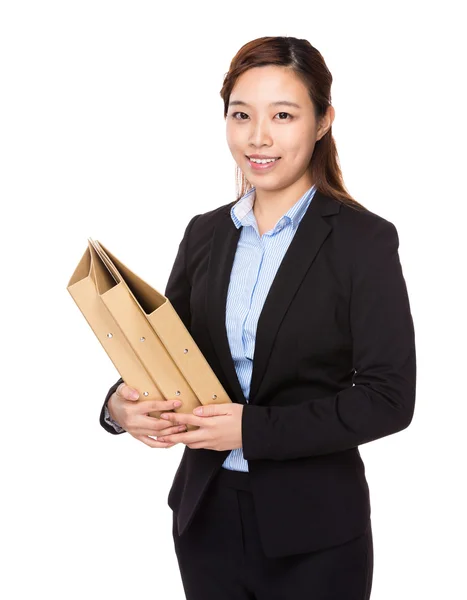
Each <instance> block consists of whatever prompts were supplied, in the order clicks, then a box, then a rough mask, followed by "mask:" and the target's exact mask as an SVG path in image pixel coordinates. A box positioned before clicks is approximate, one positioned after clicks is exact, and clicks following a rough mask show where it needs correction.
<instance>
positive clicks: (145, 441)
mask: <svg viewBox="0 0 467 600" xmlns="http://www.w3.org/2000/svg"><path fill="white" fill-rule="evenodd" d="M133 437H134V438H136V439H137V440H139V441H140V442H143V444H146V446H150V447H151V448H170V447H172V446H174V445H175V442H161V441H160V440H153V439H152V438H151V437H149V436H147V435H133Z"/></svg>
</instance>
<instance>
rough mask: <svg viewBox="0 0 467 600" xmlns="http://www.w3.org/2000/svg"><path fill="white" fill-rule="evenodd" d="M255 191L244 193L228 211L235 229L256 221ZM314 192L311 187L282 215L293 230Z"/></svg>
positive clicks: (314, 189) (313, 187) (314, 188)
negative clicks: (254, 208)
mask: <svg viewBox="0 0 467 600" xmlns="http://www.w3.org/2000/svg"><path fill="white" fill-rule="evenodd" d="M255 190H256V188H255V187H253V188H251V189H250V190H248V192H246V194H244V195H243V196H242V197H241V198H240V199H239V200H238V202H236V203H235V204H234V205H233V206H232V208H231V209H230V216H231V218H232V221H233V222H234V224H235V227H236V228H237V229H238V228H239V227H242V226H245V225H252V224H253V221H255V220H256V219H255V216H254V213H253V204H254V200H255ZM315 191H316V187H315V185H312V186H311V187H310V188H309V189H308V190H307V191H306V192H305V193H304V194H303V196H302V197H301V198H300V200H297V202H295V204H294V205H293V206H291V207H290V208H289V210H288V211H287V212H286V213H285V214H284V215H282V217H281V219H285V220H286V221H288V222H289V223H290V222H291V223H292V227H293V228H294V229H295V228H296V227H298V225H299V223H300V221H301V219H302V217H303V215H304V214H305V212H306V210H307V208H308V206H309V204H310V202H311V200H312V198H313V195H314V193H315ZM279 220H280V219H279Z"/></svg>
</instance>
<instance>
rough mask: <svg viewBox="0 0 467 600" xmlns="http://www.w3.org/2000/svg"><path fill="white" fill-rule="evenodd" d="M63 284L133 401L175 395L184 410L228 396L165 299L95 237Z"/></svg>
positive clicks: (218, 400)
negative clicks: (134, 395) (129, 389)
mask: <svg viewBox="0 0 467 600" xmlns="http://www.w3.org/2000/svg"><path fill="white" fill-rule="evenodd" d="M67 290H68V291H69V293H70V294H71V296H72V297H73V299H74V301H75V303H76V304H77V306H78V308H79V309H80V310H81V312H82V314H83V316H84V317H85V319H86V320H87V322H88V324H89V325H90V327H91V328H92V330H93V331H94V333H95V335H96V337H97V338H98V340H99V341H100V343H101V344H102V346H103V348H104V350H105V351H106V352H107V355H108V356H109V358H110V359H111V361H112V362H113V364H114V366H115V367H116V369H117V371H118V372H119V373H120V376H121V377H122V379H123V381H124V382H125V383H126V384H127V385H129V386H131V387H133V388H135V389H137V390H138V391H139V393H140V399H139V400H138V402H144V401H146V400H154V399H160V397H162V398H164V399H175V398H177V399H179V400H181V401H182V406H181V407H180V408H177V409H174V412H183V413H191V412H192V411H193V409H194V408H196V406H199V405H201V404H223V403H227V402H231V400H230V398H229V397H228V395H227V393H226V391H225V390H224V388H223V387H222V385H221V383H220V381H219V380H218V378H217V376H216V375H215V373H214V371H213V370H212V369H211V367H210V365H209V363H208V362H207V360H206V359H205V357H204V356H203V354H202V352H201V350H200V349H199V348H198V346H197V344H196V342H195V341H194V339H193V338H192V336H191V334H190V332H189V331H188V329H187V328H186V327H185V324H184V323H183V321H182V320H181V319H180V317H179V316H178V314H177V312H176V310H175V308H174V307H173V306H172V304H171V302H170V300H169V299H168V298H167V297H166V296H164V295H163V294H161V293H160V292H158V291H157V290H155V289H154V288H152V287H151V286H150V285H149V284H148V283H146V282H145V281H143V280H142V279H141V278H140V277H138V276H137V275H136V274H135V273H133V272H132V271H130V269H129V268H128V267H126V266H125V265H124V264H123V263H122V262H121V261H120V260H118V259H117V258H116V257H115V256H114V255H113V254H112V253H111V252H110V251H109V250H107V249H106V248H105V247H104V246H103V245H102V244H100V243H99V242H98V241H97V240H92V239H91V238H89V239H88V247H87V249H86V251H85V253H84V254H83V256H82V258H81V260H80V262H79V264H78V266H77V267H76V269H75V271H74V273H73V275H72V277H71V279H70V281H69V283H68V286H67ZM161 412H166V411H153V412H150V413H149V414H150V415H151V416H153V417H160V415H161ZM188 429H196V427H194V426H192V425H189V426H188Z"/></svg>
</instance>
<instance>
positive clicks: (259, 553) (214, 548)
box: [173, 468, 373, 600]
mask: <svg viewBox="0 0 467 600" xmlns="http://www.w3.org/2000/svg"><path fill="white" fill-rule="evenodd" d="M249 490H250V487H249V474H248V473H243V472H239V471H229V470H227V469H224V468H221V470H220V473H219V474H218V475H217V476H216V477H215V478H214V480H213V481H212V483H211V486H210V488H209V490H208V492H207V493H206V496H205V497H204V499H203V501H202V504H201V506H200V507H198V510H197V512H196V513H195V515H194V517H193V521H192V522H191V524H190V525H189V526H188V528H187V529H186V530H185V532H184V533H183V535H182V536H179V535H178V534H177V530H176V526H175V513H174V522H173V539H174V545H175V552H176V555H177V560H178V564H179V568H180V574H181V578H182V582H183V587H184V590H185V594H186V599H187V600H221V599H222V600H289V599H290V600H368V599H369V598H370V593H371V585H372V580H373V537H372V531H371V522H370V523H369V524H368V530H367V531H366V533H365V534H364V535H362V536H359V537H357V538H355V539H352V540H350V541H348V542H346V543H344V544H342V545H339V546H333V547H331V548H325V549H323V550H318V551H314V552H309V553H305V554H297V555H294V556H286V557H280V558H268V557H266V556H265V555H264V552H263V549H262V546H261V541H260V538H259V534H258V528H257V524H256V513H255V506H254V502H253V496H252V494H251V491H249ZM293 509H294V508H293V506H290V507H289V508H285V507H284V519H287V512H288V510H293Z"/></svg>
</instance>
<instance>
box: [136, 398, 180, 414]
mask: <svg viewBox="0 0 467 600" xmlns="http://www.w3.org/2000/svg"><path fill="white" fill-rule="evenodd" d="M177 402H180V400H164V399H163V398H161V399H160V400H142V401H141V402H140V403H139V407H140V408H141V412H142V413H143V414H147V413H150V412H161V411H164V410H166V411H168V410H174V409H175V408H180V406H181V405H177Z"/></svg>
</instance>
